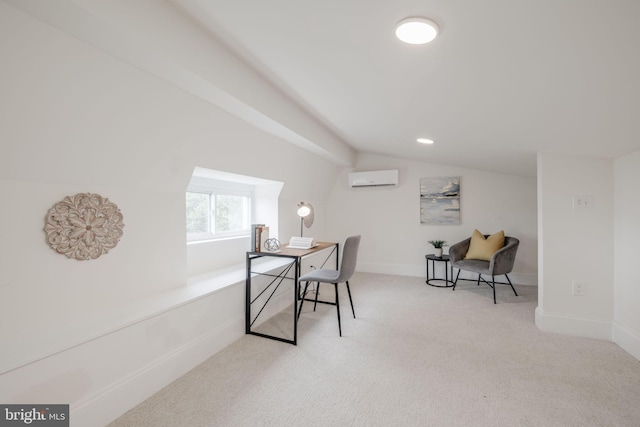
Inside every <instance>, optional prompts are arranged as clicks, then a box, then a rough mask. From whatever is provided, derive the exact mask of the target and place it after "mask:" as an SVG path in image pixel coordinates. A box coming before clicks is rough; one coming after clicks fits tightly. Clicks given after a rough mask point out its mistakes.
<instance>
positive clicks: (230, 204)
mask: <svg viewBox="0 0 640 427" xmlns="http://www.w3.org/2000/svg"><path fill="white" fill-rule="evenodd" d="M252 200H253V186H251V185H247V184H242V183H237V182H230V181H220V180H215V179H209V178H201V177H193V178H192V180H191V183H190V184H189V187H188V188H187V193H186V209H187V210H186V213H187V240H188V241H198V240H213V239H218V238H225V237H236V236H248V235H249V234H250V233H251V204H252Z"/></svg>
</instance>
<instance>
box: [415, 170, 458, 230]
mask: <svg viewBox="0 0 640 427" xmlns="http://www.w3.org/2000/svg"><path fill="white" fill-rule="evenodd" d="M420 223H421V224H430V225H459V224H460V177H459V176H454V177H443V178H422V179H421V180H420Z"/></svg>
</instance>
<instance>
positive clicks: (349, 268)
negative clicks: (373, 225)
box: [298, 236, 360, 336]
mask: <svg viewBox="0 0 640 427" xmlns="http://www.w3.org/2000/svg"><path fill="white" fill-rule="evenodd" d="M359 245H360V236H351V237H348V238H347V240H345V242H344V247H343V249H342V261H341V262H340V268H339V269H338V270H329V269H320V270H314V271H311V272H309V273H307V274H304V275H302V276H301V277H300V278H299V279H298V282H300V283H302V282H305V285H304V291H303V292H302V302H301V303H300V310H299V311H298V318H300V313H301V312H302V305H303V304H304V300H305V295H306V294H307V289H308V288H309V283H312V282H317V283H318V286H317V287H316V298H315V301H314V303H313V311H316V305H317V304H318V293H319V291H320V283H332V284H333V285H334V286H335V288H336V302H328V301H320V302H321V303H323V304H330V305H335V306H336V310H337V311H338V331H339V332H340V336H342V327H341V326H340V297H339V295H338V284H339V283H342V282H345V283H346V284H347V293H348V294H349V302H350V303H351V312H352V313H353V318H354V319H355V318H356V312H355V310H354V309H353V300H352V299H351V290H350V289H349V279H351V276H352V275H353V273H354V271H356V261H357V259H358V246H359Z"/></svg>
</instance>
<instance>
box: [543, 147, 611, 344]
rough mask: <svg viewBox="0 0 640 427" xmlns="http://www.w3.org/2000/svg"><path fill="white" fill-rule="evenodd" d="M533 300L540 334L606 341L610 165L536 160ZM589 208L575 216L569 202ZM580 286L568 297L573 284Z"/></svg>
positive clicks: (563, 159) (562, 158) (578, 159)
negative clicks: (585, 201)
mask: <svg viewBox="0 0 640 427" xmlns="http://www.w3.org/2000/svg"><path fill="white" fill-rule="evenodd" d="M538 194H539V196H538V217H539V229H538V233H539V237H540V241H539V248H540V269H539V281H540V284H539V297H538V308H537V309H536V325H538V327H539V328H540V329H542V330H544V331H550V332H560V333H566V334H571V335H581V336H587V337H592V338H601V339H608V340H610V339H611V324H612V319H613V285H614V266H613V259H614V256H613V253H614V252H613V251H614V227H613V224H614V216H613V194H614V185H613V161H612V160H608V159H593V158H584V157H576V156H562V155H553V154H547V153H541V154H539V155H538ZM576 195H578V196H580V195H588V196H591V197H592V200H593V205H592V206H591V207H590V208H589V209H587V210H575V209H574V207H573V197H574V196H576ZM574 280H577V281H581V282H583V283H584V286H585V288H584V289H585V295H584V296H574V295H573V292H572V288H573V281H574Z"/></svg>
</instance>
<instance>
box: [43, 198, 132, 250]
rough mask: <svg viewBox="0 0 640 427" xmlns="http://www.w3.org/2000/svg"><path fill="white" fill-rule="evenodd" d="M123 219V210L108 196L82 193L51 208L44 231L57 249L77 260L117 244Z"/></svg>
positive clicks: (51, 244)
mask: <svg viewBox="0 0 640 427" xmlns="http://www.w3.org/2000/svg"><path fill="white" fill-rule="evenodd" d="M122 219H123V217H122V213H121V212H120V209H118V206H116V205H115V204H114V203H112V202H111V201H109V199H107V198H103V197H102V196H100V195H98V194H91V193H79V194H76V195H75V196H67V197H65V198H64V199H63V200H62V201H60V202H58V203H56V204H55V205H53V207H52V208H51V209H49V212H48V213H47V217H46V219H45V227H44V231H45V233H46V234H47V242H48V243H49V246H51V249H53V250H54V251H56V252H58V253H60V254H63V255H65V256H66V257H67V258H75V259H77V260H88V259H96V258H98V257H100V256H101V255H103V254H106V253H108V252H109V250H111V249H113V248H115V247H116V245H117V244H118V241H119V240H120V238H121V237H122V234H123V232H122V229H123V227H124V223H123V222H122Z"/></svg>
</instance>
